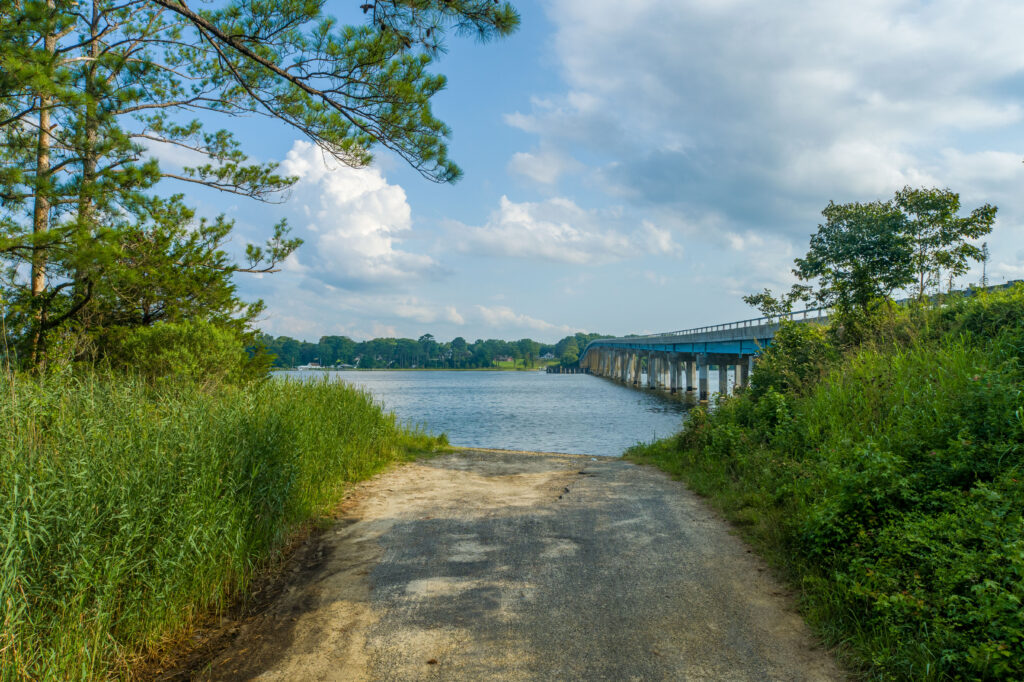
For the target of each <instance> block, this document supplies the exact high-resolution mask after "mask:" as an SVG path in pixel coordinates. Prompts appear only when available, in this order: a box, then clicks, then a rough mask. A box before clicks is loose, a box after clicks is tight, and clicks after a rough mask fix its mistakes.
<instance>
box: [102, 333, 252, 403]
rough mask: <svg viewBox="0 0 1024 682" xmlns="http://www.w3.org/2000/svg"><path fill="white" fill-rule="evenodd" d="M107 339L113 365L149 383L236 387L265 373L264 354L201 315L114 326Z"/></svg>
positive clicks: (109, 360) (109, 357)
mask: <svg viewBox="0 0 1024 682" xmlns="http://www.w3.org/2000/svg"><path fill="white" fill-rule="evenodd" d="M108 343H109V344H110V348H109V350H108V356H107V359H108V362H109V363H110V364H111V366H112V367H114V368H117V369H125V370H128V371H130V372H132V373H135V374H138V375H139V376H142V377H144V378H145V379H146V380H148V381H149V382H167V381H184V382H188V383H198V384H199V385H201V386H206V387H212V386H218V385H221V384H235V385H239V384H244V383H247V382H249V381H251V380H253V379H255V378H257V377H261V376H266V370H267V367H268V364H269V362H268V361H269V358H268V357H266V356H262V355H260V354H255V355H252V356H250V354H249V353H248V352H246V349H245V341H244V340H243V339H242V337H241V335H240V334H239V333H238V332H237V331H235V330H234V329H231V328H228V327H222V326H217V325H215V324H212V323H210V322H207V321H205V320H199V319H196V320H188V321H185V322H157V323H156V324H154V325H152V326H150V327H134V328H131V329H124V330H120V331H117V330H115V331H114V332H111V333H110V334H109V341H108Z"/></svg>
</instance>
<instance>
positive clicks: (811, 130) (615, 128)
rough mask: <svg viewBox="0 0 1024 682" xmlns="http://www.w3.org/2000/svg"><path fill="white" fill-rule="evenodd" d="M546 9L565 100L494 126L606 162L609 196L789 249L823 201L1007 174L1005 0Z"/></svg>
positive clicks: (686, 0)
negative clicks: (760, 234)
mask: <svg viewBox="0 0 1024 682" xmlns="http://www.w3.org/2000/svg"><path fill="white" fill-rule="evenodd" d="M547 8H548V10H547V11H548V13H549V15H550V17H551V19H552V21H553V23H554V24H555V26H556V28H557V34H556V38H555V43H554V44H555V50H556V53H557V55H558V56H559V58H560V62H561V65H562V72H563V78H564V79H565V81H566V85H567V88H566V90H565V91H564V92H563V93H561V94H557V95H548V96H538V97H535V98H534V99H533V101H532V103H531V106H530V107H529V109H528V110H526V111H518V112H513V113H510V114H509V115H507V116H506V118H505V120H506V123H508V124H509V125H512V126H514V127H517V128H519V129H521V130H524V131H527V132H532V133H535V134H537V135H538V136H539V144H541V145H542V146H549V147H558V146H559V145H565V146H569V147H570V148H574V149H577V148H578V149H585V151H581V152H580V153H579V154H576V156H577V158H584V157H587V158H598V159H601V158H603V159H605V162H603V165H602V164H601V163H598V164H597V165H601V174H602V177H603V180H604V182H605V183H606V188H607V190H608V191H610V192H614V193H615V194H616V195H617V196H620V197H624V198H627V199H629V200H631V201H633V202H636V203H637V204H638V205H641V206H644V205H646V206H673V207H676V208H679V209H680V210H686V211H688V212H689V213H690V215H691V216H692V217H695V218H696V219H697V220H703V218H702V217H701V214H702V213H707V214H712V215H714V214H720V215H724V217H725V218H726V223H727V225H726V227H727V228H728V229H732V230H733V231H737V230H743V229H750V228H753V227H755V226H756V227H757V228H758V229H761V230H770V231H775V232H779V233H785V234H788V235H790V236H793V235H794V234H795V233H796V232H798V231H803V228H804V227H805V226H806V224H807V222H808V221H812V220H814V219H815V217H816V215H817V213H818V211H820V210H821V208H823V207H824V205H825V204H826V203H827V202H828V200H830V199H835V200H837V201H847V200H861V199H870V198H878V197H884V196H886V195H890V194H891V193H892V191H893V190H895V189H897V188H899V187H901V186H903V185H905V184H911V185H933V184H934V185H939V186H951V187H953V189H958V188H957V187H956V186H954V185H955V182H956V181H963V180H965V178H964V163H963V162H964V161H965V158H964V157H966V161H967V162H968V163H967V165H968V166H969V165H970V161H971V160H972V159H971V157H972V156H974V155H975V154H979V153H980V154H983V156H981V157H980V158H977V159H973V160H976V161H977V163H978V164H980V165H985V166H987V164H988V163H989V162H992V163H993V165H994V166H995V167H996V168H997V169H999V170H996V171H995V172H996V173H1000V174H1002V175H1003V176H1005V175H1008V174H1010V173H1011V170H1012V171H1014V172H1015V171H1019V170H1020V163H1019V156H1020V153H1019V151H1015V149H1017V148H1019V147H1020V146H1021V143H1022V142H1024V136H1022V135H1021V133H1020V132H1019V131H1020V124H1021V122H1022V119H1024V107H1022V105H1021V104H1020V94H1021V93H1020V82H1021V81H1020V76H1021V72H1022V71H1024V51H1022V50H1021V49H1020V44H1019V43H1020V41H1019V31H1018V27H1019V26H1020V25H1021V24H1022V23H1024V4H1021V3H1019V2H1017V1H1016V0H986V1H985V2H973V3H963V2H959V1H958V0H935V1H933V2H924V1H922V0H871V1H869V2H857V3H838V4H837V3H821V2H817V1H814V0H781V1H780V2H774V3H761V2H755V1H754V0H735V1H734V2H707V1H706V0H650V1H649V2H642V3H639V2H638V3H623V2H615V1H613V0H553V1H552V2H551V3H549V4H548V5H547ZM997 137H998V139H1001V140H1002V144H1001V145H999V146H997V145H995V144H992V142H991V141H992V139H994V138H997ZM979 140H984V141H985V142H983V143H982V144H986V143H987V144H988V145H989V146H987V147H982V148H981V149H976V148H973V145H976V144H978V142H979ZM1003 154H1010V155H1012V156H1014V157H1015V158H1016V160H1017V164H1016V167H1012V166H1011V164H1010V163H1009V161H1008V160H1006V163H1004V162H1003V161H1004V159H1002V158H1001V156H1000V155H1003ZM979 173H980V174H983V172H982V171H980V170H979ZM975 177H978V174H976V175H975ZM978 180H979V182H982V183H984V179H983V178H981V177H978ZM1006 198H1007V199H1010V200H1013V199H1012V198H1010V197H1006ZM811 224H812V226H813V223H811Z"/></svg>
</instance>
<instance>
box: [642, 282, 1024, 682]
mask: <svg viewBox="0 0 1024 682" xmlns="http://www.w3.org/2000/svg"><path fill="white" fill-rule="evenodd" d="M862 329H867V330H869V333H868V334H867V336H866V338H865V339H864V340H863V342H862V343H860V344H859V345H850V346H849V347H846V348H845V349H844V351H843V352H842V353H840V352H839V351H837V350H836V349H837V347H840V346H842V343H841V341H840V339H839V336H837V335H836V333H835V332H834V331H830V330H823V329H819V328H814V327H811V326H801V325H786V326H784V327H783V328H782V329H781V330H780V335H779V337H777V339H778V342H777V343H774V344H773V345H772V347H771V348H770V349H769V350H768V351H767V352H766V353H765V354H764V359H763V361H762V362H761V364H759V365H758V367H757V369H756V370H755V373H754V375H753V377H752V380H753V390H751V391H749V392H746V393H740V394H738V395H737V396H735V397H733V398H730V399H729V400H726V401H724V402H723V403H722V404H721V405H720V407H719V408H718V409H716V410H713V411H710V412H708V411H705V410H699V411H695V412H694V413H693V416H692V417H691V418H690V420H689V421H688V423H687V425H686V427H685V429H684V431H683V432H682V433H681V434H679V435H678V436H676V437H675V438H673V439H670V440H667V441H664V442H661V443H655V444H651V445H647V446H641V447H638V448H635V449H633V450H631V451H630V453H628V456H630V457H632V458H635V459H640V460H644V461H651V462H654V463H657V464H658V465H660V466H662V467H664V468H665V469H667V470H669V471H672V472H674V473H677V474H680V475H681V476H683V478H684V479H685V480H686V481H687V482H688V484H689V485H691V486H692V487H693V488H694V489H695V490H696V491H698V492H700V493H701V494H705V495H709V496H710V497H711V499H712V500H713V501H714V503H715V504H716V505H718V506H719V507H720V508H721V509H722V510H723V511H724V512H725V513H726V514H727V515H728V516H729V518H730V519H732V520H733V521H734V522H736V523H737V524H738V525H740V527H741V528H742V530H743V532H744V534H745V535H746V537H747V538H748V539H750V540H751V541H752V542H754V543H755V545H756V546H757V547H758V548H759V549H760V550H761V551H762V552H763V553H764V554H765V555H766V557H767V558H769V560H771V561H773V562H774V563H775V564H776V565H777V566H778V567H779V568H780V569H781V570H782V571H783V572H784V574H785V575H787V576H788V577H789V578H790V579H791V580H792V582H793V584H794V585H797V586H799V587H800V589H801V591H802V595H803V599H802V603H803V605H804V610H805V613H806V615H807V616H808V619H809V621H810V622H811V623H812V625H814V626H815V627H816V628H817V629H818V631H819V632H821V633H822V634H823V635H824V636H825V637H826V638H827V639H828V641H829V642H831V643H841V644H842V646H843V651H844V652H845V655H846V656H847V658H848V660H849V661H850V662H851V664H852V665H853V666H854V667H857V668H860V669H861V670H862V671H863V672H864V673H865V674H866V675H867V676H868V677H872V678H879V679H1022V678H1024V609H1021V600H1022V599H1024V391H1022V389H1021V386H1022V385H1024V368H1022V357H1024V353H1022V348H1024V290H1022V289H1020V288H1015V289H1011V290H1007V291H1003V292H997V293H990V294H985V295H982V296H977V297H973V298H969V299H964V300H951V301H946V302H945V304H944V305H943V306H940V307H937V308H931V309H927V308H923V307H913V308H911V309H907V310H894V311H892V312H891V313H890V312H885V313H884V314H882V313H879V314H878V315H877V316H876V317H875V318H874V319H873V321H871V324H870V325H865V326H863V327H862Z"/></svg>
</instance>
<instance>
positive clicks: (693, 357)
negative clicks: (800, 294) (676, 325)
mask: <svg viewBox="0 0 1024 682" xmlns="http://www.w3.org/2000/svg"><path fill="white" fill-rule="evenodd" d="M785 319H788V320H793V321H794V322H807V323H811V324H821V323H823V322H825V321H826V320H827V319H828V311H827V310H825V309H821V308H813V309H810V310H801V311H800V312H795V313H787V314H785V315H777V316H774V317H758V318H754V319H750V320H740V321H738V322H726V323H724V324H716V325H712V326H708V327H694V328H693V329H682V330H679V331H674V332H663V333H660V334H646V335H643V336H623V337H620V338H611V339H595V340H593V341H591V342H590V343H588V344H587V346H586V348H584V349H583V352H582V353H581V354H580V361H579V364H580V367H582V368H584V369H585V370H587V371H588V372H590V373H591V374H596V375H597V376H602V377H607V378H610V379H613V380H615V381H620V382H622V383H624V384H627V385H632V386H636V387H638V388H639V387H645V386H646V388H649V389H652V390H663V391H668V392H670V393H679V392H682V391H687V392H690V394H691V395H693V397H694V398H696V399H698V400H707V399H708V397H709V396H710V392H709V390H708V376H709V374H710V372H711V371H712V368H714V370H715V371H716V372H717V375H718V387H717V388H718V393H721V394H723V395H724V394H727V393H728V392H729V373H730V372H732V373H733V376H734V379H733V385H734V386H746V385H747V383H748V382H749V381H750V373H751V372H752V371H753V368H754V358H755V357H756V356H757V354H758V353H760V352H761V350H763V349H764V348H767V347H768V346H769V345H771V342H772V338H773V337H774V336H775V332H777V331H778V329H779V326H780V325H781V322H782V320H785Z"/></svg>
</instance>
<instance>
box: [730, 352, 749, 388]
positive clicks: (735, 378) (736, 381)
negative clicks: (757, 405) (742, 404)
mask: <svg viewBox="0 0 1024 682" xmlns="http://www.w3.org/2000/svg"><path fill="white" fill-rule="evenodd" d="M745 359H746V358H743V357H738V358H736V364H735V365H733V368H732V371H733V374H732V392H733V393H735V392H736V391H738V390H739V389H740V388H741V387H742V386H743V377H742V376H741V375H742V374H743V363H744V360H745Z"/></svg>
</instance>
